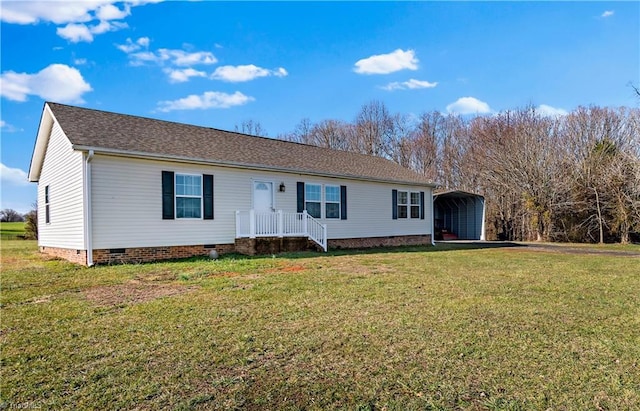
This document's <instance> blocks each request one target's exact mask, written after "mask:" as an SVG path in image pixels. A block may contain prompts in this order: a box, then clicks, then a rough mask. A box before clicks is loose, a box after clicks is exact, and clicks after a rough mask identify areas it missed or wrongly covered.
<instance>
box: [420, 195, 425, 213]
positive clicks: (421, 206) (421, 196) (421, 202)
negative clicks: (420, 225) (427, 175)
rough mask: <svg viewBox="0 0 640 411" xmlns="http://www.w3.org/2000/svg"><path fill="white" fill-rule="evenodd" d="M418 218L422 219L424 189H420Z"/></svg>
mask: <svg viewBox="0 0 640 411" xmlns="http://www.w3.org/2000/svg"><path fill="white" fill-rule="evenodd" d="M420 220H424V191H420Z"/></svg>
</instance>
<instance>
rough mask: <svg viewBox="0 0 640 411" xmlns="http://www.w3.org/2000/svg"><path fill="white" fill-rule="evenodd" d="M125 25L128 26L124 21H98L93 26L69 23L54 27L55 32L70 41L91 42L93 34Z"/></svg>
mask: <svg viewBox="0 0 640 411" xmlns="http://www.w3.org/2000/svg"><path fill="white" fill-rule="evenodd" d="M126 27H128V26H127V24H126V23H122V22H118V21H114V22H109V21H100V22H99V23H98V24H96V25H94V26H87V25H86V24H77V23H69V24H67V25H66V26H64V27H58V28H57V29H56V34H57V35H58V36H60V37H62V38H63V39H66V40H69V41H70V42H72V43H79V42H81V41H85V42H87V43H91V42H92V41H93V35H94V34H103V33H106V32H108V31H116V30H120V29H123V28H126Z"/></svg>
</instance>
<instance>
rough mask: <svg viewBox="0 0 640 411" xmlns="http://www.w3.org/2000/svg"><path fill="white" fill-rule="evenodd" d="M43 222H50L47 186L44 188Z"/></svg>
mask: <svg viewBox="0 0 640 411" xmlns="http://www.w3.org/2000/svg"><path fill="white" fill-rule="evenodd" d="M44 222H45V223H47V224H49V223H50V222H51V213H50V212H49V186H44Z"/></svg>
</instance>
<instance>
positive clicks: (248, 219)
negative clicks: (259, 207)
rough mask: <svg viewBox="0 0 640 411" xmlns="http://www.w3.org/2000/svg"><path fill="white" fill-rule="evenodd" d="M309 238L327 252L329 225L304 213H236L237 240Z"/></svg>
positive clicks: (253, 211)
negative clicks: (244, 238) (247, 238)
mask: <svg viewBox="0 0 640 411" xmlns="http://www.w3.org/2000/svg"><path fill="white" fill-rule="evenodd" d="M242 237H249V238H256V237H307V238H309V239H310V240H311V241H313V242H315V243H316V244H318V245H319V246H320V247H322V249H323V250H324V251H325V252H326V251H327V225H326V224H322V223H321V222H320V221H318V220H316V219H315V218H313V217H312V216H310V215H309V213H307V211H306V210H304V211H303V212H302V213H285V212H283V211H282V210H278V211H276V212H262V211H255V210H249V211H236V238H242Z"/></svg>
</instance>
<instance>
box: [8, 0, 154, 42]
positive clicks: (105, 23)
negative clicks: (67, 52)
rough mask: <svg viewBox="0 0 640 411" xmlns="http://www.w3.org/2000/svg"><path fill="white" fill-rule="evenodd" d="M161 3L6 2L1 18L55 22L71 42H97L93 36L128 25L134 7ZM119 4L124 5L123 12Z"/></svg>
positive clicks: (94, 0)
mask: <svg viewBox="0 0 640 411" xmlns="http://www.w3.org/2000/svg"><path fill="white" fill-rule="evenodd" d="M157 1H158V0H128V1H124V2H121V1H117V0H84V1H67V2H64V4H63V3H61V2H59V1H43V0H39V1H3V2H2V13H0V19H1V20H2V21H3V22H5V23H13V24H36V23H40V22H44V23H54V24H56V25H58V26H64V27H58V28H57V30H56V33H57V34H58V35H59V36H60V37H62V38H65V39H67V40H69V41H71V42H75V43H77V42H80V41H86V42H91V41H93V35H95V34H102V33H106V32H107V31H114V30H118V29H121V28H124V27H127V26H126V24H124V23H122V22H115V21H113V20H122V19H124V18H126V17H127V16H129V15H130V14H131V7H133V6H140V5H143V4H146V3H155V2H157ZM115 4H123V8H122V9H120V8H119V7H117V6H116V5H115ZM91 22H94V23H96V24H93V25H90V24H89V23H91Z"/></svg>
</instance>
